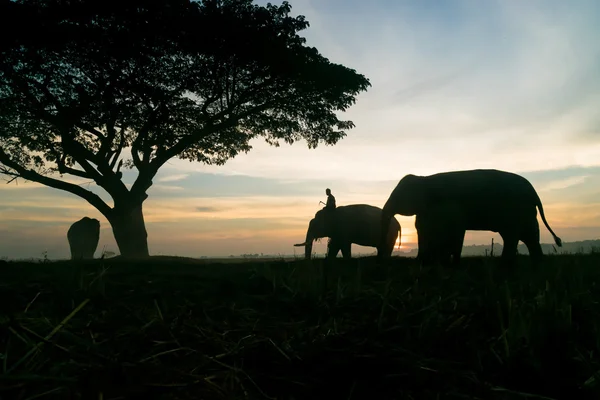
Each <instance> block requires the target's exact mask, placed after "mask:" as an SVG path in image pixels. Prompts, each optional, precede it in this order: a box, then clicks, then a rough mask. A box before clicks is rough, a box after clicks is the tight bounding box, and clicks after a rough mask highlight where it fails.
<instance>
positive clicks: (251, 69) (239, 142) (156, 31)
mask: <svg viewBox="0 0 600 400" xmlns="http://www.w3.org/2000/svg"><path fill="white" fill-rule="evenodd" d="M290 10H291V6H290V5H289V3H287V2H284V3H283V4H282V5H280V6H276V5H271V4H269V5H267V6H258V5H254V4H252V1H251V0H203V1H198V2H191V1H189V0H168V1H165V0H160V1H159V0H137V1H132V0H123V1H119V2H115V1H96V0H19V1H8V0H0V35H1V37H0V169H1V172H2V173H4V174H6V175H8V176H10V177H12V179H14V178H16V177H21V178H24V179H26V180H30V181H35V182H39V183H41V184H44V185H46V186H50V187H53V188H56V189H60V190H64V191H67V192H70V193H72V194H75V195H77V196H80V197H82V198H83V199H85V200H87V201H88V202H89V203H90V204H91V205H93V206H94V207H95V208H97V209H98V210H99V211H100V212H101V213H102V214H103V215H104V216H105V217H106V218H107V220H108V221H109V222H110V224H111V226H112V228H113V233H114V235H115V239H116V241H117V244H118V246H119V249H120V251H121V254H122V255H124V256H134V257H140V256H147V255H148V244H147V233H146V228H145V224H144V218H143V212H142V204H143V202H144V200H145V199H146V198H147V197H148V196H147V194H146V193H147V190H148V188H150V186H151V185H152V179H153V177H154V176H155V175H156V173H157V171H158V170H159V168H161V166H163V165H164V164H165V163H166V162H167V161H168V160H169V159H171V158H173V157H178V158H181V159H187V160H190V161H199V162H203V163H207V164H218V165H221V164H224V163H225V162H226V160H228V159H230V158H232V157H234V156H236V155H237V154H238V153H240V152H247V151H249V150H250V149H251V146H250V145H249V140H250V139H252V138H255V137H257V136H262V137H264V138H265V140H266V141H267V142H268V143H269V144H271V145H275V146H277V145H278V144H279V143H278V140H283V141H285V142H287V143H290V144H291V143H293V142H294V141H297V140H299V139H305V140H307V142H308V146H309V148H315V147H316V146H317V144H319V143H323V142H324V143H326V144H335V143H336V142H337V141H338V140H340V139H341V138H342V137H344V136H345V132H344V131H345V130H348V129H351V128H352V127H353V126H354V125H353V123H352V121H342V120H339V119H338V117H337V116H336V114H335V112H336V111H338V110H345V109H346V108H347V107H349V106H351V105H352V104H354V102H355V96H356V95H357V94H358V93H360V92H361V91H365V90H367V88H368V87H369V86H370V83H369V81H368V79H367V78H365V77H364V76H363V75H360V74H358V73H357V72H356V71H354V70H352V69H349V68H346V67H344V66H342V65H338V64H333V63H331V62H329V60H328V59H326V58H325V57H323V56H322V55H320V54H319V52H318V51H317V50H316V49H315V48H313V47H307V46H305V39H304V38H302V37H300V36H298V34H297V32H299V31H301V30H303V29H305V28H307V27H308V22H307V21H306V20H305V18H304V17H303V16H299V17H291V16H290V15H289V12H290ZM129 154H130V155H129ZM121 166H123V167H124V168H135V169H137V172H138V174H137V178H136V179H135V182H134V183H133V185H132V186H131V187H127V186H126V185H125V184H124V183H123V181H122V179H121V178H122V173H121V171H120V168H121ZM66 175H72V176H76V177H81V178H87V179H90V180H93V181H94V182H95V183H96V184H97V185H98V186H100V187H102V188H103V189H104V190H105V191H106V192H107V193H108V194H109V195H110V197H111V198H112V200H113V205H112V206H110V205H108V204H107V203H106V202H105V201H104V200H103V199H102V198H101V197H100V196H98V195H96V194H94V193H93V192H91V191H89V190H86V189H85V188H83V187H81V186H79V185H75V184H72V183H69V182H67V181H65V180H63V179H60V178H64V176H66Z"/></svg>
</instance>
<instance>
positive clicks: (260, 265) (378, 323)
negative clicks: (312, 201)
mask: <svg viewBox="0 0 600 400" xmlns="http://www.w3.org/2000/svg"><path fill="white" fill-rule="evenodd" d="M496 261H497V260H496V259H485V258H466V259H464V260H463V265H462V267H461V268H460V269H458V270H444V269H441V268H437V267H433V268H429V269H422V270H421V269H420V268H418V267H417V266H416V265H415V261H414V260H413V259H406V258H394V259H392V260H391V261H389V262H388V263H387V265H385V266H383V267H379V268H378V267H377V265H376V263H375V260H374V259H373V258H362V259H354V260H351V261H350V262H344V261H342V260H336V262H334V263H332V264H329V265H327V266H326V267H324V264H323V262H324V261H323V260H318V261H314V262H312V263H311V262H304V261H272V262H257V263H249V262H244V263H240V264H231V263H214V264H204V263H196V262H191V261H189V260H185V259H175V258H173V259H169V258H165V257H160V258H156V259H151V260H150V261H146V262H135V263H131V262H125V261H120V260H104V261H100V260H98V261H94V262H89V263H71V262H57V263H45V264H33V263H9V264H8V265H2V266H0V307H1V308H0V318H1V320H0V355H1V357H2V358H1V359H0V363H1V364H2V365H1V367H0V368H1V369H2V373H1V375H0V399H2V400H4V399H51V398H57V399H105V400H108V399H137V398H139V399H150V398H152V399H154V398H156V399H245V398H247V399H325V398H327V399H371V398H376V399H587V398H590V399H591V398H600V384H598V382H599V381H600V372H599V371H600V356H599V351H600V306H599V305H598V301H599V300H600V288H599V285H598V281H599V278H600V269H599V268H598V264H599V262H600V255H598V254H591V255H570V256H550V257H547V260H546V265H545V267H544V268H543V269H542V270H539V271H537V272H534V271H532V270H531V268H530V267H529V260H528V258H527V257H520V259H519V266H518V268H517V269H515V270H513V271H505V270H501V269H499V268H497V267H496Z"/></svg>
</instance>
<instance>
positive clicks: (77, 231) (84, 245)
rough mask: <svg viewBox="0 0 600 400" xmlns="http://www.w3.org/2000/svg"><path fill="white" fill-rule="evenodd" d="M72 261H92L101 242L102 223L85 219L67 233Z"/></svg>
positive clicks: (93, 219) (92, 219)
mask: <svg viewBox="0 0 600 400" xmlns="http://www.w3.org/2000/svg"><path fill="white" fill-rule="evenodd" d="M67 239H68V240H69V247H70V249H71V260H91V259H93V258H94V253H95V252H96V249H97V248H98V242H99V241H100V221H98V220H97V219H95V218H88V217H83V218H82V219H80V220H79V221H77V222H75V223H73V225H71V227H70V228H69V230H68V231H67Z"/></svg>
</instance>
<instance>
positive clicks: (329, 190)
mask: <svg viewBox="0 0 600 400" xmlns="http://www.w3.org/2000/svg"><path fill="white" fill-rule="evenodd" d="M325 194H326V195H327V196H329V195H330V194H331V189H329V188H327V189H325Z"/></svg>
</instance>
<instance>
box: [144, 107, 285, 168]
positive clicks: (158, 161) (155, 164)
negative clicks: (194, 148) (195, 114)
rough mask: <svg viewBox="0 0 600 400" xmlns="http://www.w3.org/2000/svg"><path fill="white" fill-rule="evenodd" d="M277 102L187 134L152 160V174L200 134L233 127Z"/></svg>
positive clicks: (196, 139)
mask: <svg viewBox="0 0 600 400" xmlns="http://www.w3.org/2000/svg"><path fill="white" fill-rule="evenodd" d="M276 103H277V101H270V102H266V103H264V104H261V105H260V106H256V107H252V108H250V109H249V110H246V111H245V112H243V113H241V114H239V115H236V116H235V117H231V118H229V119H227V120H226V121H225V122H221V123H220V124H217V125H211V126H210V127H208V128H207V127H203V128H202V129H200V130H199V131H196V132H194V133H192V134H189V135H187V136H186V137H184V138H182V139H181V140H179V142H177V143H176V144H175V145H173V146H172V147H171V148H170V149H167V150H165V151H164V152H162V153H161V154H159V155H157V156H156V158H155V159H154V160H152V162H151V163H150V171H149V172H150V173H151V174H152V176H154V175H155V174H156V172H158V170H159V169H160V167H162V166H163V165H164V163H166V162H167V161H169V160H170V159H171V158H173V157H175V156H176V155H177V154H181V153H182V152H184V151H185V150H186V149H187V148H188V147H190V146H191V145H193V144H194V142H196V141H198V136H199V135H209V134H211V133H213V132H217V131H220V130H223V129H228V128H231V127H233V126H235V125H237V124H238V122H239V121H240V120H241V119H243V118H246V117H248V116H250V115H253V114H257V113H260V112H262V111H265V110H267V109H269V108H270V107H272V106H274V105H275V104H276Z"/></svg>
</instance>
